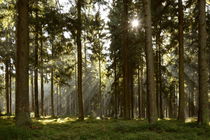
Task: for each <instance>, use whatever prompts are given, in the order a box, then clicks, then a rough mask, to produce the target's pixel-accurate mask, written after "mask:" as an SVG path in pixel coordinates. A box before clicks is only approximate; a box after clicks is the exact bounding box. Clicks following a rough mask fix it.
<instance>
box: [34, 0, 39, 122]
mask: <svg viewBox="0 0 210 140" xmlns="http://www.w3.org/2000/svg"><path fill="white" fill-rule="evenodd" d="M35 16H36V17H35V18H36V20H37V21H36V23H35V50H34V55H35V70H34V95H35V117H36V118H39V99H38V95H39V90H38V61H39V60H38V57H39V55H38V47H39V42H38V38H39V25H38V0H36V5H35Z"/></svg>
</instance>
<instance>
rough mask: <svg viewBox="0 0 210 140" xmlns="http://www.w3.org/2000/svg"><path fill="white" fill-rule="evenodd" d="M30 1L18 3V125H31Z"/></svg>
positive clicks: (21, 0) (22, 0)
mask: <svg viewBox="0 0 210 140" xmlns="http://www.w3.org/2000/svg"><path fill="white" fill-rule="evenodd" d="M28 10H29V0H18V1H17V24H16V25H17V28H16V29H17V33H16V37H17V41H16V43H17V44H16V45H17V49H16V61H17V62H16V117H15V119H16V125H17V126H26V125H30V117H29V84H28V81H29V78H28V77H29V75H28V69H29V15H28Z"/></svg>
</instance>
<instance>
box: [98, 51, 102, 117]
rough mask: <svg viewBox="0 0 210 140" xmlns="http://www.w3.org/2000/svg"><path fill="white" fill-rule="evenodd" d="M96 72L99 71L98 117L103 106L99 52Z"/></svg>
mask: <svg viewBox="0 0 210 140" xmlns="http://www.w3.org/2000/svg"><path fill="white" fill-rule="evenodd" d="M98 70H99V73H98V74H99V106H100V107H99V109H100V111H99V112H100V117H102V114H103V105H102V92H101V53H100V52H99V60H98Z"/></svg>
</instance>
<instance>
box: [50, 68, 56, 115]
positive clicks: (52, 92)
mask: <svg viewBox="0 0 210 140" xmlns="http://www.w3.org/2000/svg"><path fill="white" fill-rule="evenodd" d="M53 77H54V72H53V68H51V78H50V79H51V90H50V91H51V93H50V97H51V115H52V117H55V112H54V83H53V82H54V80H53Z"/></svg>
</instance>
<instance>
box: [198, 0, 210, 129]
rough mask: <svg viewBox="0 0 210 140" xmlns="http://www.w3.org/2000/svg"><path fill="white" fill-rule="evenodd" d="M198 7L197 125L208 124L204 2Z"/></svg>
mask: <svg viewBox="0 0 210 140" xmlns="http://www.w3.org/2000/svg"><path fill="white" fill-rule="evenodd" d="M198 6H199V31H198V32H199V54H198V66H199V71H198V73H199V112H198V123H199V124H206V125H207V124H208V123H209V112H208V111H209V110H208V67H207V66H208V63H207V61H208V57H207V44H206V43H207V32H206V13H205V6H206V1H205V0H199V1H198Z"/></svg>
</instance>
